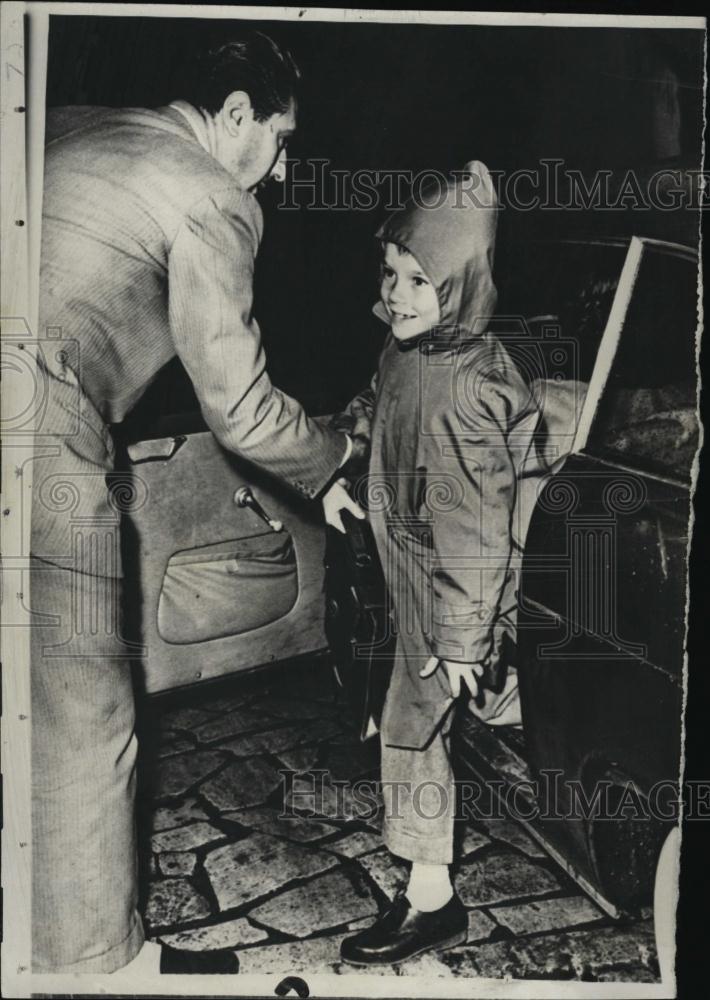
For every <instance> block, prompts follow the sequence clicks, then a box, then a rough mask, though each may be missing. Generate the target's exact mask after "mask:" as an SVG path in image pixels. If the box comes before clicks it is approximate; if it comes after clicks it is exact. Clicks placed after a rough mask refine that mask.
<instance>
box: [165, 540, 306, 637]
mask: <svg viewBox="0 0 710 1000" xmlns="http://www.w3.org/2000/svg"><path fill="white" fill-rule="evenodd" d="M297 598H298V572H297V566H296V553H295V549H294V545H293V539H292V538H291V535H290V534H289V533H288V532H285V531H284V532H279V533H278V534H277V533H275V532H273V531H269V532H265V533H264V534H261V535H253V536H251V537H249V538H239V539H233V540H230V541H225V542H218V543H217V544H214V545H205V546H201V547H200V548H195V549H186V550H182V551H180V552H176V553H175V554H174V555H172V556H171V557H170V560H169V561H168V565H167V566H166V569H165V574H164V577H163V585H162V588H161V591H160V598H159V601H158V633H159V635H160V636H161V638H162V639H163V640H164V641H165V642H170V643H176V644H184V643H193V642H205V641H208V640H210V639H222V638H225V637H226V636H230V635H239V634H240V633H243V632H249V631H251V630H252V629H256V628H260V627H262V626H264V625H269V624H271V623H272V622H275V621H277V620H278V619H279V618H282V617H283V616H284V615H286V614H288V612H289V611H290V610H291V609H292V608H293V606H294V605H295V603H296V600H297Z"/></svg>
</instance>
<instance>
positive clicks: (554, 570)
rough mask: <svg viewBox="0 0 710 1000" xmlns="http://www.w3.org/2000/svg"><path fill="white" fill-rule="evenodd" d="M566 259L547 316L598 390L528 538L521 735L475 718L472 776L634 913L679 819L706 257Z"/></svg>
mask: <svg viewBox="0 0 710 1000" xmlns="http://www.w3.org/2000/svg"><path fill="white" fill-rule="evenodd" d="M565 248H566V249H565V250H563V252H562V253H561V254H558V257H557V260H558V262H559V269H557V270H556V269H555V268H554V267H552V268H551V273H550V271H549V270H548V278H547V283H546V284H545V283H544V282H541V283H540V284H539V285H538V286H536V289H535V292H534V295H535V296H536V302H535V303H534V306H533V307H534V308H536V310H537V312H538V316H540V315H543V316H544V317H545V319H544V322H545V323H547V324H549V326H550V329H551V330H554V335H555V337H556V338H557V339H558V340H559V341H560V344H561V346H560V347H559V349H557V355H558V357H557V360H558V362H560V363H561V364H562V367H564V365H565V364H567V366H568V367H567V370H566V371H565V372H563V375H564V377H566V378H569V377H570V376H571V377H576V378H578V379H579V380H580V381H581V382H583V383H584V384H586V386H587V389H586V395H585V399H584V404H583V406H582V409H581V415H580V417H579V422H578V425H577V428H576V433H575V437H574V442H573V446H572V449H571V452H572V453H571V454H570V455H569V457H568V458H567V459H566V461H565V462H564V464H563V465H562V468H561V469H558V470H557V471H556V473H555V474H554V475H549V476H546V477H543V478H541V479H540V480H539V482H538V484H537V496H536V502H535V504H534V509H533V512H532V516H531V519H530V522H529V526H528V528H527V535H526V538H525V548H524V556H523V559H522V573H521V578H520V586H519V600H518V605H519V606H518V615H519V618H518V636H517V639H518V642H517V668H518V677H519V687H520V700H521V714H522V732H520V731H517V732H516V731H512V730H508V731H507V733H503V732H498V733H496V732H495V731H494V730H493V729H492V727H484V726H482V725H481V724H480V723H479V722H477V720H475V719H473V718H468V719H467V720H466V722H465V724H464V726H463V733H462V740H461V746H460V755H461V758H462V761H463V767H464V771H466V772H467V773H468V774H469V775H470V774H474V775H478V776H479V777H483V778H485V779H490V778H491V776H495V777H497V778H501V777H502V778H503V779H504V787H505V789H506V791H507V793H508V794H509V796H511V795H514V794H517V795H518V805H519V807H520V811H521V812H522V813H523V814H524V815H522V816H521V817H520V818H521V819H523V821H524V822H525V824H526V825H527V826H528V828H529V830H530V832H531V833H532V834H533V835H534V836H535V837H536V838H537V839H538V840H539V841H540V843H542V844H543V845H544V846H545V847H546V849H547V850H548V851H549V852H550V853H551V854H552V856H553V857H555V858H556V859H557V860H558V861H559V862H560V863H561V864H562V865H563V866H564V867H565V869H566V870H567V871H568V872H569V874H570V875H572V876H573V877H574V878H575V879H576V880H577V882H578V883H579V884H580V885H581V886H582V887H583V888H584V889H585V891H587V892H588V893H589V894H590V895H592V896H593V897H594V898H595V899H596V900H597V902H598V903H599V904H600V905H601V906H603V907H604V909H606V911H607V912H608V913H610V914H611V915H613V916H617V917H620V916H623V915H624V914H629V913H632V912H638V911H639V910H642V909H643V907H645V906H648V905H650V903H651V902H652V898H653V889H654V884H655V875H656V866H657V862H658V858H659V855H660V853H661V847H662V845H663V843H664V841H665V840H666V838H667V837H668V835H669V834H670V832H671V831H672V830H674V828H675V827H676V825H677V822H678V812H677V802H678V796H679V775H680V754H681V718H682V706H683V667H684V643H685V629H686V620H685V612H686V585H687V568H688V563H687V558H688V530H689V521H690V514H691V481H692V469H693V464H694V461H695V456H696V452H697V448H698V421H697V377H696V330H697V327H698V312H697V285H698V258H697V254H696V253H695V251H694V250H693V249H691V248H689V247H685V246H681V245H677V244H671V243H667V242H663V241H659V240H655V239H644V238H639V237H633V238H631V239H630V240H609V241H607V242H605V241H594V242H590V243H588V244H585V243H584V242H583V241H582V242H574V243H570V244H566V245H565ZM580 255H581V257H583V258H585V259H586V260H587V261H589V262H591V263H592V266H591V268H590V269H589V270H588V271H587V276H586V278H585V279H584V281H582V282H581V283H578V285H577V288H576V292H575V293H574V294H572V295H570V294H568V292H572V291H573V289H572V287H571V286H570V285H569V284H568V285H567V286H566V291H565V293H564V295H563V296H562V297H561V298H562V301H561V307H557V306H556V305H555V296H556V295H557V297H558V298H559V297H560V296H559V292H557V293H556V292H555V289H554V286H555V284H556V281H557V279H558V278H559V277H560V274H562V273H565V274H569V272H570V268H572V269H574V267H575V266H576V267H578V265H579V261H580ZM542 256H543V257H544V255H542ZM547 261H548V264H549V261H550V257H549V255H548V257H547ZM582 270H584V268H583V269H582ZM577 273H578V274H580V271H579V270H577ZM528 287H530V286H528ZM533 319H535V322H536V323H539V322H540V320H539V319H536V318H535V317H533ZM531 339H532V340H533V341H536V340H537V342H538V343H539V342H540V340H542V343H543V344H544V342H545V341H544V337H543V338H540V337H539V336H538V337H537V338H535V337H533V338H531ZM563 342H564V343H563ZM567 349H574V351H576V355H575V358H574V360H573V362H570V361H569V359H568V360H567V361H566V362H565V361H564V359H563V358H562V354H563V353H564V351H565V350H567ZM552 353H553V354H554V352H552ZM549 356H550V355H548V360H549ZM570 365H571V367H570ZM546 374H547V375H548V376H549V375H551V376H552V379H553V380H554V378H555V373H554V372H551V371H550V370H549V369H548V371H547V372H546ZM516 785H517V789H518V791H517V793H514V792H513V788H514V786H516ZM508 801H509V803H510V798H509V800H508Z"/></svg>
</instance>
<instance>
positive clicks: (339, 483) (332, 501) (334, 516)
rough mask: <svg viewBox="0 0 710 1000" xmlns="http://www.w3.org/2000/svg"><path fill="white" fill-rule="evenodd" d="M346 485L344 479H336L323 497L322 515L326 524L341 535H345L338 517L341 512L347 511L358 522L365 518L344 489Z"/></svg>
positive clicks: (358, 505) (362, 511)
mask: <svg viewBox="0 0 710 1000" xmlns="http://www.w3.org/2000/svg"><path fill="white" fill-rule="evenodd" d="M346 484H347V480H346V479H338V480H336V482H334V483H333V485H332V486H331V487H330V489H329V490H328V491H327V493H325V494H324V495H323V513H324V514H325V522H326V524H329V525H330V526H331V528H337V529H338V531H341V532H342V533H343V534H345V527H344V525H343V522H342V519H341V517H340V512H341V510H349V511H350V513H351V514H354V515H355V517H358V518H360V520H362V519H363V518H364V517H365V516H366V515H365V511H364V510H363V509H362V507H361V506H360V504H359V503H357V502H356V501H355V500H353V499H352V497H351V496H350V494H349V493H348V491H347V490H346V489H345V486H346Z"/></svg>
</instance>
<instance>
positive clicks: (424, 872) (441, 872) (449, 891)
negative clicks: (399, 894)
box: [407, 862, 454, 913]
mask: <svg viewBox="0 0 710 1000" xmlns="http://www.w3.org/2000/svg"><path fill="white" fill-rule="evenodd" d="M453 894H454V888H453V886H452V885H451V877H450V875H449V866H448V865H421V864H416V863H415V862H412V870H411V872H410V874H409V885H408V886H407V898H408V900H409V902H410V903H411V904H412V906H413V907H414V908H415V909H416V910H423V911H424V912H427V913H431V912H433V911H434V910H439V909H441V907H442V906H445V905H446V904H447V903H448V901H449V900H450V899H451V897H452V896H453Z"/></svg>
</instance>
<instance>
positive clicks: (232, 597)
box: [116, 362, 326, 693]
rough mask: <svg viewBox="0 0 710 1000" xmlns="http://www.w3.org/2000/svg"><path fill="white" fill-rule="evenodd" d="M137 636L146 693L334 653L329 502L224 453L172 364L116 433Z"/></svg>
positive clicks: (130, 609) (129, 606) (131, 622)
mask: <svg viewBox="0 0 710 1000" xmlns="http://www.w3.org/2000/svg"><path fill="white" fill-rule="evenodd" d="M116 437H117V439H118V441H119V451H120V453H121V455H122V462H121V464H122V466H123V468H124V470H125V473H126V474H127V475H128V476H130V478H131V480H132V494H133V502H132V503H131V510H130V514H128V515H127V516H126V518H125V524H124V526H123V531H122V536H123V545H124V554H123V555H124V565H125V567H126V576H127V587H126V590H127V600H126V611H127V618H128V629H129V632H130V634H131V636H132V637H135V638H136V640H137V641H138V642H139V643H140V644H141V646H142V661H143V677H144V687H145V690H146V692H147V693H156V692H160V691H166V690H169V689H172V688H176V687H182V686H185V685H190V684H194V683H196V682H199V681H205V680H209V679H215V678H219V677H223V676H225V675H227V674H232V673H237V672H241V671H245V670H250V669H253V668H255V667H259V666H261V665H263V664H267V663H269V662H273V661H274V660H277V659H286V658H290V657H295V656H299V655H302V654H305V653H308V652H312V651H315V650H319V649H323V648H324V647H325V646H326V640H325V634H324V626H323V620H324V606H323V557H324V538H325V533H324V528H323V523H322V513H321V506H320V504H319V503H317V502H313V501H307V500H304V499H303V498H301V497H300V496H299V495H298V494H296V493H295V491H292V490H291V489H290V488H289V487H287V486H286V485H284V484H282V483H281V482H280V481H278V480H276V479H275V478H273V477H271V476H269V475H267V474H265V473H263V472H262V471H260V470H259V469H258V468H257V467H255V466H253V465H251V464H249V463H247V462H245V461H243V460H241V459H239V458H237V457H236V456H234V455H232V454H230V453H228V452H227V451H225V450H224V449H223V448H222V447H221V446H220V445H219V444H218V443H217V441H216V439H215V438H214V437H213V435H212V434H211V433H210V431H209V430H208V429H207V428H206V425H205V424H204V422H203V420H202V418H201V416H200V414H199V410H198V409H197V407H196V401H195V399H194V396H193V395H192V391H191V387H190V386H189V383H188V381H187V378H186V376H185V374H184V372H183V371H182V369H181V366H180V365H179V363H177V362H174V363H171V365H170V366H168V368H167V369H166V370H165V371H164V372H163V373H162V375H161V377H160V378H159V379H158V381H157V383H156V384H155V385H154V387H153V388H152V389H151V390H150V391H149V393H148V394H147V396H146V397H145V399H144V400H143V401H142V402H141V403H140V404H139V406H138V407H137V409H136V411H135V412H134V414H132V416H131V419H130V420H129V421H127V423H126V424H125V425H124V426H123V427H121V428H119V429H117V433H116Z"/></svg>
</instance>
